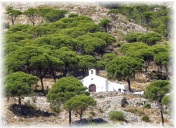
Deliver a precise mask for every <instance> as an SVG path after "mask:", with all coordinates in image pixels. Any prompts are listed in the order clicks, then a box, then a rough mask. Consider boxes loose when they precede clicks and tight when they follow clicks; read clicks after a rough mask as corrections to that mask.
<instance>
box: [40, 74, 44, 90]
mask: <svg viewBox="0 0 176 128" xmlns="http://www.w3.org/2000/svg"><path fill="white" fill-rule="evenodd" d="M40 82H41V86H42V91H44V85H43V78H42V77H40Z"/></svg>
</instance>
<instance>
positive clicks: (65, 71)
mask: <svg viewBox="0 0 176 128" xmlns="http://www.w3.org/2000/svg"><path fill="white" fill-rule="evenodd" d="M67 72H68V71H67V66H66V65H65V68H64V73H63V76H64V77H66V76H67Z"/></svg>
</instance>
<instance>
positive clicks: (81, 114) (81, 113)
mask: <svg viewBox="0 0 176 128" xmlns="http://www.w3.org/2000/svg"><path fill="white" fill-rule="evenodd" d="M82 116H83V111H82V110H81V111H80V114H79V117H80V120H82Z"/></svg>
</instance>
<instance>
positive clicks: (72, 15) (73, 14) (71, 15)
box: [68, 13, 78, 18]
mask: <svg viewBox="0 0 176 128" xmlns="http://www.w3.org/2000/svg"><path fill="white" fill-rule="evenodd" d="M68 17H69V18H75V17H78V14H76V13H70V14H69V15H68Z"/></svg>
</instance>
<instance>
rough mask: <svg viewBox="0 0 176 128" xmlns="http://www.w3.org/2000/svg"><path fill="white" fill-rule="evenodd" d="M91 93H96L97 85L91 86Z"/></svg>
mask: <svg viewBox="0 0 176 128" xmlns="http://www.w3.org/2000/svg"><path fill="white" fill-rule="evenodd" d="M89 91H90V92H96V86H95V84H91V85H90V86H89Z"/></svg>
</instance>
